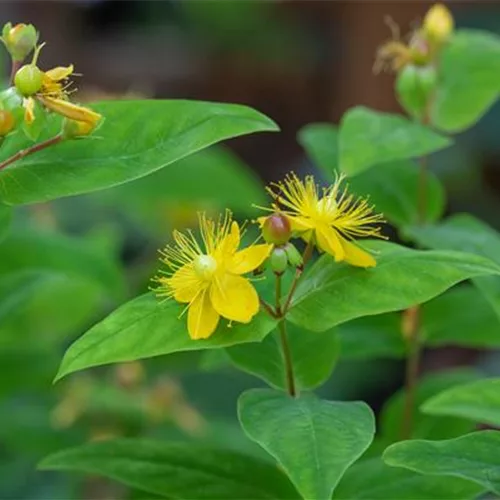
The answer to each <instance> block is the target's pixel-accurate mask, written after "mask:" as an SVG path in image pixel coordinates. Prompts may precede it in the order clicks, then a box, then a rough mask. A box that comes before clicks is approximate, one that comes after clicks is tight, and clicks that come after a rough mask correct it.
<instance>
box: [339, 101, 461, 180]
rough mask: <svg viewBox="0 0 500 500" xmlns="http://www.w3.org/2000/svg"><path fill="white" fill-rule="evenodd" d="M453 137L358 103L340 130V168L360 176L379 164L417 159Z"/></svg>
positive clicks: (344, 117)
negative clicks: (449, 137)
mask: <svg viewBox="0 0 500 500" xmlns="http://www.w3.org/2000/svg"><path fill="white" fill-rule="evenodd" d="M450 144H451V140H450V139H448V138H447V137H444V136H441V135H439V134H437V133H435V132H433V131H432V130H431V129H429V128H427V127H424V126H423V125H420V124H418V123H415V122H412V121H410V120H408V119H407V118H405V117H403V116H399V115H392V114H388V113H381V112H379V111H375V110H373V109H369V108H365V107H362V106H358V107H355V108H352V109H350V110H349V111H347V113H346V114H345V115H344V116H343V118H342V122H341V124H340V131H339V168H340V170H341V171H342V172H344V173H345V174H347V175H350V176H353V175H357V174H359V173H361V172H363V171H364V170H366V169H368V168H370V167H372V166H374V165H377V164H379V163H388V162H392V161H395V160H405V159H409V158H416V157H419V156H422V155H427V154H429V153H433V152H435V151H438V150H440V149H443V148H445V147H447V146H449V145H450Z"/></svg>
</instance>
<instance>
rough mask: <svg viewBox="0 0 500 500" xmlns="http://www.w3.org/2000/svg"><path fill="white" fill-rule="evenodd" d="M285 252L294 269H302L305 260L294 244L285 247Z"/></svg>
mask: <svg viewBox="0 0 500 500" xmlns="http://www.w3.org/2000/svg"><path fill="white" fill-rule="evenodd" d="M284 250H285V252H286V256H287V258H288V263H289V264H290V265H291V266H293V267H302V265H303V264H304V260H303V259H302V255H300V252H299V251H298V250H297V249H296V248H295V245H294V244H293V243H287V244H286V245H285V246H284Z"/></svg>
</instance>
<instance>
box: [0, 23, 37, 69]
mask: <svg viewBox="0 0 500 500" xmlns="http://www.w3.org/2000/svg"><path fill="white" fill-rule="evenodd" d="M2 41H3V43H4V44H5V47H6V48H7V50H8V52H9V54H10V55H11V57H12V59H13V60H14V61H17V62H21V61H23V60H24V59H25V58H26V56H27V55H28V54H29V53H30V52H31V51H32V50H33V49H34V48H35V46H36V42H37V41H38V33H37V32H36V29H35V27H34V26H33V25H32V24H16V25H15V26H14V27H13V26H12V24H11V23H7V24H5V25H4V27H3V30H2Z"/></svg>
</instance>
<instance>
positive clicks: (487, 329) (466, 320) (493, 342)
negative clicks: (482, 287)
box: [421, 278, 500, 348]
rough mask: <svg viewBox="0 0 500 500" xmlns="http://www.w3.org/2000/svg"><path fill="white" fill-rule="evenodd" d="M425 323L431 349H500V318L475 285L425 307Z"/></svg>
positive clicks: (423, 312)
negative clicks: (438, 347)
mask: <svg viewBox="0 0 500 500" xmlns="http://www.w3.org/2000/svg"><path fill="white" fill-rule="evenodd" d="M476 279H478V278H476ZM480 279H484V278H480ZM421 323H422V337H423V339H424V343H425V345H428V346H443V345H458V346H464V347H476V348H494V347H500V332H499V328H500V325H499V323H498V316H497V315H496V314H495V312H494V311H493V309H492V308H491V306H490V305H489V304H488V302H487V301H486V300H485V298H484V296H483V295H482V294H481V293H480V292H479V290H478V289H477V288H475V287H473V286H468V285H461V286H458V287H455V288H452V289H451V290H448V291H447V292H446V293H444V294H443V295H440V296H439V297H436V298H435V299H433V300H431V301H429V302H428V303H426V304H424V306H423V307H422V321H421Z"/></svg>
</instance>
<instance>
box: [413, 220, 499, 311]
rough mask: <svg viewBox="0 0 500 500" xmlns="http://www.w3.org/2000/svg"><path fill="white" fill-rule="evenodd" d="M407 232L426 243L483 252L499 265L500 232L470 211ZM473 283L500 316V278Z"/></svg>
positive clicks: (495, 277)
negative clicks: (439, 222)
mask: <svg viewBox="0 0 500 500" xmlns="http://www.w3.org/2000/svg"><path fill="white" fill-rule="evenodd" d="M405 232H406V233H407V234H408V235H409V236H410V237H411V238H413V239H414V240H415V241H417V242H418V243H420V244H421V245H423V246H426V247H430V248H437V249H450V250H459V251H463V252H470V253H474V254H477V255H482V256H484V257H487V258H488V259H490V260H492V261H493V262H496V263H497V264H499V265H500V235H499V234H498V232H497V231H495V230H494V229H493V228H492V227H490V226H488V224H486V223H484V222H483V221H481V220H479V219H476V218H475V217H474V216H472V215H470V214H457V215H454V216H452V217H449V218H448V219H446V220H445V221H444V222H442V223H441V224H434V225H428V226H421V227H416V226H414V227H411V228H408V229H407V230H405ZM473 281H474V284H475V285H476V286H477V287H478V289H479V290H480V291H481V293H482V294H483V295H484V296H485V298H486V299H487V300H488V302H489V303H490V305H491V306H492V307H493V309H494V310H495V312H496V314H497V315H498V316H499V317H500V278H499V277H498V276H486V277H480V278H475V279H474V280H473Z"/></svg>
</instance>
